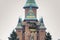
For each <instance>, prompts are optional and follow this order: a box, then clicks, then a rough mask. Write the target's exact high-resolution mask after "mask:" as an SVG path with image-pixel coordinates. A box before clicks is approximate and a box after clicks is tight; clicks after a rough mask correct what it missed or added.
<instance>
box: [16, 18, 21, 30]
mask: <svg viewBox="0 0 60 40" xmlns="http://www.w3.org/2000/svg"><path fill="white" fill-rule="evenodd" d="M21 22H22V20H21V18H19V20H18V24H17V26H16V29H22V24H21Z"/></svg>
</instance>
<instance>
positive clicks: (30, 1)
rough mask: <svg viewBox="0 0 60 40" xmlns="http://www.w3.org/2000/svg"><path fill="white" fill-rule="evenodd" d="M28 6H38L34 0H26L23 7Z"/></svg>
mask: <svg viewBox="0 0 60 40" xmlns="http://www.w3.org/2000/svg"><path fill="white" fill-rule="evenodd" d="M30 6H32V7H36V8H38V6H37V4H36V2H35V0H27V2H26V4H25V6H24V8H26V7H30Z"/></svg>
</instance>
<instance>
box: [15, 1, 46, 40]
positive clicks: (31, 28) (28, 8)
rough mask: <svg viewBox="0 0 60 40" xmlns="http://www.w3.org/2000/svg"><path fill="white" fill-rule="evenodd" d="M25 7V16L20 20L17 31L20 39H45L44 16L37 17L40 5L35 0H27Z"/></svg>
mask: <svg viewBox="0 0 60 40" xmlns="http://www.w3.org/2000/svg"><path fill="white" fill-rule="evenodd" d="M23 8H24V9H25V18H24V20H23V21H22V19H21V18H19V20H18V24H17V26H16V33H17V36H18V38H19V40H45V37H46V27H45V25H44V22H43V17H41V18H40V20H38V19H37V9H38V6H37V4H36V2H35V0H27V1H26V4H25V5H24V7H23Z"/></svg>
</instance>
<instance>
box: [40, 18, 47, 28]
mask: <svg viewBox="0 0 60 40" xmlns="http://www.w3.org/2000/svg"><path fill="white" fill-rule="evenodd" d="M40 29H46V28H45V25H44V22H43V17H41V19H40Z"/></svg>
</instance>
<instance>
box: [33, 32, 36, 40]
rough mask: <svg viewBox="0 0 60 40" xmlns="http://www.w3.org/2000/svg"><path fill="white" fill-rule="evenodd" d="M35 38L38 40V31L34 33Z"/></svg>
mask: <svg viewBox="0 0 60 40" xmlns="http://www.w3.org/2000/svg"><path fill="white" fill-rule="evenodd" d="M34 40H37V32H35V33H34Z"/></svg>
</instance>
